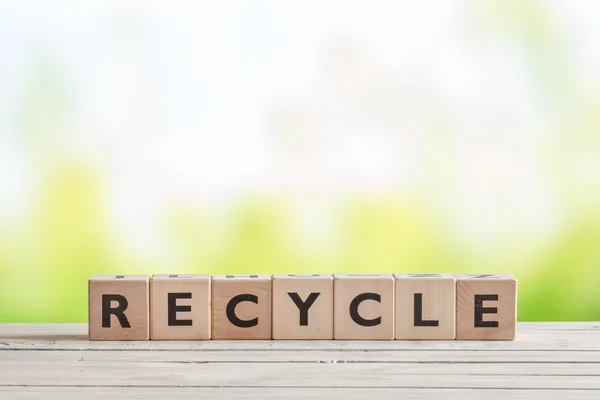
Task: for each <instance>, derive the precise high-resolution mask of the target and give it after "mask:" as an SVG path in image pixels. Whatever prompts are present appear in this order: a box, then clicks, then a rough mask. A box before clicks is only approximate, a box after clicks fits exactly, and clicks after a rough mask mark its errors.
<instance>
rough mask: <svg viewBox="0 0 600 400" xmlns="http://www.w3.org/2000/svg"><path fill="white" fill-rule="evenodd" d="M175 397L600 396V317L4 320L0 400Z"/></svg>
mask: <svg viewBox="0 0 600 400" xmlns="http://www.w3.org/2000/svg"><path fill="white" fill-rule="evenodd" d="M174 395H179V396H180V397H181V398H204V397H205V398H228V399H259V398H261V399H262V398H295V399H305V398H309V397H314V398H319V399H322V398H340V397H342V396H343V398H344V399H358V398H367V399H379V398H394V399H400V398H402V399H406V398H432V397H445V398H456V399H471V398H472V399H475V398H476V399H478V400H480V399H488V398H489V399H499V398H504V397H508V398H527V399H531V398H540V399H548V398H559V397H561V398H566V399H575V398H582V399H583V398H585V399H588V398H589V399H600V323H598V322H585V323H579V322H578V323H519V326H518V333H517V339H516V340H515V341H512V342H481V341H477V342H475V341H429V342H423V341H370V342H366V341H334V340H331V341H273V340H272V341H196V342H194V341H190V342H186V341H177V342H175V341H171V342H157V341H145V342H90V341H88V340H87V326H86V325H85V324H0V399H12V398H19V399H21V398H24V399H28V398H44V399H48V398H60V399H82V398H85V399H86V400H87V399H95V398H120V399H129V398H139V399H164V398H166V397H172V396H174ZM565 396H566V397H565Z"/></svg>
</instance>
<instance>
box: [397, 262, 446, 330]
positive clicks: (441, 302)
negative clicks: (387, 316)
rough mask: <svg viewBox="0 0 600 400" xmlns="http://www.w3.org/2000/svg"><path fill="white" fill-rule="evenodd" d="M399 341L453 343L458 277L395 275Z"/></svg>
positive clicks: (444, 275) (416, 274)
mask: <svg viewBox="0 0 600 400" xmlns="http://www.w3.org/2000/svg"><path fill="white" fill-rule="evenodd" d="M394 277H395V278H396V339H399V340H454V338H455V333H456V325H455V321H456V316H455V314H456V278H455V277H454V275H452V274H419V273H415V274H405V273H397V274H394Z"/></svg>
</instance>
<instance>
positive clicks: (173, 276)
mask: <svg viewBox="0 0 600 400" xmlns="http://www.w3.org/2000/svg"><path fill="white" fill-rule="evenodd" d="M211 278H212V277H211V276H210V275H207V274H155V275H152V280H172V279H193V280H207V281H210V280H211Z"/></svg>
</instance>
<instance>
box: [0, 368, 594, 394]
mask: <svg viewBox="0 0 600 400" xmlns="http://www.w3.org/2000/svg"><path fill="white" fill-rule="evenodd" d="M523 367H524V368H523ZM0 371H2V372H0V386H7V385H24V386H28V385H33V386H36V385H55V384H57V383H59V384H61V385H67V386H74V385H79V386H156V387H172V386H177V387H179V386H182V387H186V386H187V387H357V388H369V387H388V388H421V387H423V388H504V389H506V388H509V389H594V390H600V365H599V364H578V365H570V364H560V365H556V366H553V367H552V368H550V367H548V366H547V365H543V364H541V365H536V364H532V365H519V364H501V365H499V364H466V365H464V364H463V365H461V364H459V365H445V364H389V363H368V364H367V363H360V364H348V363H336V364H319V363H314V364H294V363H290V364H287V365H285V367H282V365H281V364H279V363H264V364H253V365H252V366H249V365H248V364H243V363H232V364H189V363H188V364H182V363H143V362H132V363H119V362H115V363H108V362H105V363H68V364H67V363H56V364H53V365H51V366H50V365H49V364H48V363H44V362H42V363H35V362H22V363H2V364H1V365H0ZM561 371H562V372H561Z"/></svg>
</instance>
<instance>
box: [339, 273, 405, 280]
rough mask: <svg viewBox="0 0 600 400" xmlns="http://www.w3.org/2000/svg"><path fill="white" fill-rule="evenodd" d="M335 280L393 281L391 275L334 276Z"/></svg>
mask: <svg viewBox="0 0 600 400" xmlns="http://www.w3.org/2000/svg"><path fill="white" fill-rule="evenodd" d="M333 277H334V278H335V279H356V280H370V279H389V280H393V279H394V277H393V275H392V274H334V275H333Z"/></svg>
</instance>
